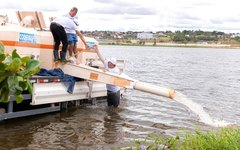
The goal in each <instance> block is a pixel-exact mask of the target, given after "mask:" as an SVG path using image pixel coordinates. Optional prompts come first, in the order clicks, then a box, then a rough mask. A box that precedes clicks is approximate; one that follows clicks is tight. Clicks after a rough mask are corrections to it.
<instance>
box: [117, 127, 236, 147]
mask: <svg viewBox="0 0 240 150" xmlns="http://www.w3.org/2000/svg"><path fill="white" fill-rule="evenodd" d="M122 149H125V150H135V149H136V150H240V128H221V129H220V130H218V131H208V132H206V133H204V132H202V131H200V130H197V131H195V134H191V133H185V134H184V135H183V137H182V138H179V136H175V137H170V138H167V139H164V138H162V137H157V138H154V139H153V140H152V141H151V142H149V141H148V140H145V141H138V140H137V141H135V144H134V146H132V147H128V148H122Z"/></svg>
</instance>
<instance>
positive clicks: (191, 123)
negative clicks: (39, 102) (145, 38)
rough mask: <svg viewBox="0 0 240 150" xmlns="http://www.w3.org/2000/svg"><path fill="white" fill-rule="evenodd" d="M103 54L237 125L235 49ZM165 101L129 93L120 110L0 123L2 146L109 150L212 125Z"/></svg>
mask: <svg viewBox="0 0 240 150" xmlns="http://www.w3.org/2000/svg"><path fill="white" fill-rule="evenodd" d="M100 49H101V51H102V53H103V55H104V56H107V57H110V56H113V57H116V58H117V59H124V60H126V70H125V73H126V74H127V75H128V76H130V77H132V78H134V79H137V80H140V81H143V82H147V83H150V84H153V85H157V86H161V87H168V88H172V89H175V90H176V91H178V92H181V93H182V94H184V95H185V96H186V97H187V99H189V100H190V101H192V102H193V103H194V105H198V106H200V107H201V108H203V111H204V112H205V113H206V114H205V116H206V115H209V117H210V118H211V119H212V120H213V121H219V122H226V123H231V124H236V125H238V124H240V109H239V108H240V103H239V100H240V94H239V93H240V92H239V89H240V50H239V49H214V48H211V49H208V48H163V47H161V48H160V47H130V46H100ZM201 117H202V116H201V115H200V116H199V115H197V114H196V113H194V109H193V110H190V109H189V108H188V107H186V106H185V105H183V104H181V103H179V102H177V101H174V100H169V99H167V98H164V97H160V96H156V95H152V94H148V93H143V92H140V91H135V90H127V93H126V94H125V95H124V96H123V99H122V100H121V104H120V107H119V108H118V109H112V108H108V107H107V106H106V103H100V104H97V105H93V106H81V107H79V108H71V109H68V110H67V111H64V112H61V113H59V112H58V113H53V114H47V115H40V116H32V117H27V118H22V119H15V120H10V121H4V122H1V123H0V146H1V149H17V150H22V149H24V150H25V149H31V150H33V149H56V150H60V149H74V150H75V149H109V148H115V147H125V146H130V144H133V143H134V140H135V139H145V138H146V137H149V136H151V135H161V136H169V135H175V134H176V133H179V134H181V133H184V132H185V131H194V130H195V129H202V130H204V131H208V130H216V129H218V128H217V127H214V126H212V125H211V124H210V125H209V124H206V123H204V121H203V119H201Z"/></svg>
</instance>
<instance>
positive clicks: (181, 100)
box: [174, 92, 231, 127]
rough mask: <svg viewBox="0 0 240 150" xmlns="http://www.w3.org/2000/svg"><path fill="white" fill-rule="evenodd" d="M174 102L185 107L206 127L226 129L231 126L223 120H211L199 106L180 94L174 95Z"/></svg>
mask: <svg viewBox="0 0 240 150" xmlns="http://www.w3.org/2000/svg"><path fill="white" fill-rule="evenodd" d="M174 100H176V101H177V102H179V103H181V104H183V105H185V106H187V107H188V108H189V109H190V110H191V111H192V112H194V113H195V114H196V115H198V116H199V118H200V120H201V122H203V123H205V124H207V125H210V126H214V127H226V126H229V125H231V124H230V123H227V122H226V121H224V120H217V119H212V118H211V117H210V115H209V114H208V113H207V112H206V111H205V110H204V109H203V107H202V106H201V105H200V104H197V103H195V102H193V101H192V100H191V99H189V98H187V97H186V96H185V95H184V94H182V93H180V92H176V93H175V97H174Z"/></svg>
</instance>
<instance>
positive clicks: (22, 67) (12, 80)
mask: <svg viewBox="0 0 240 150" xmlns="http://www.w3.org/2000/svg"><path fill="white" fill-rule="evenodd" d="M39 66H40V62H39V61H38V60H33V59H31V58H30V57H29V56H25V57H20V56H19V54H18V53H17V50H16V49H15V50H13V52H12V54H11V55H10V54H5V53H4V46H3V44H2V43H0V102H9V99H10V95H14V97H15V99H16V102H17V103H21V102H22V100H23V96H22V92H23V91H25V90H28V91H29V92H30V93H32V84H31V82H30V80H29V77H30V76H31V75H33V74H35V73H37V72H39V70H40V68H39Z"/></svg>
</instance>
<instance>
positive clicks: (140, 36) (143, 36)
mask: <svg viewBox="0 0 240 150" xmlns="http://www.w3.org/2000/svg"><path fill="white" fill-rule="evenodd" d="M137 38H138V39H152V38H153V33H149V32H142V33H138V34H137Z"/></svg>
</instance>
